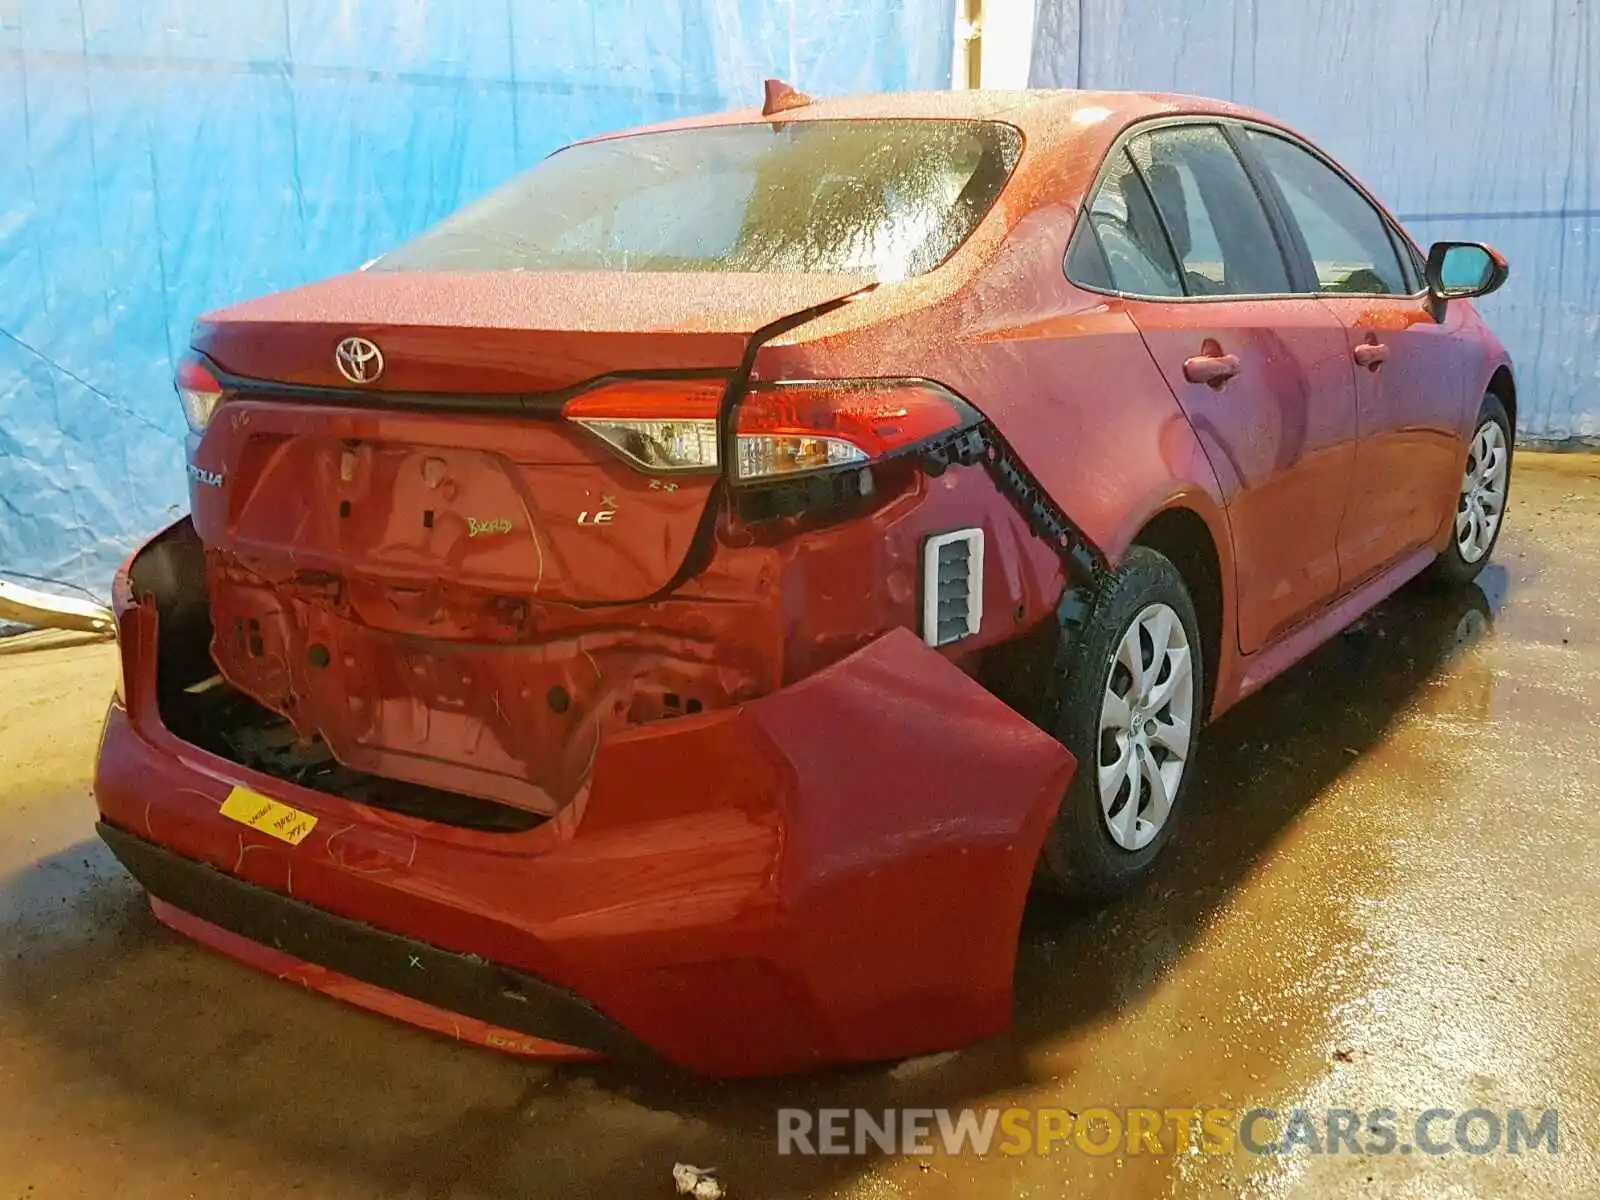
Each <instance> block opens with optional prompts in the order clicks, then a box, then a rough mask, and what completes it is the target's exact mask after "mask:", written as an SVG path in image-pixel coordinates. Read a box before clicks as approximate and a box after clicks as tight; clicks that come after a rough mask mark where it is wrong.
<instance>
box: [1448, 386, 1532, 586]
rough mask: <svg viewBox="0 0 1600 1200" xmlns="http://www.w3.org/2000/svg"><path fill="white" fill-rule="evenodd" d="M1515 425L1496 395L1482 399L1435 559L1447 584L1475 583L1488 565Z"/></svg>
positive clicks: (1507, 485) (1500, 522)
mask: <svg viewBox="0 0 1600 1200" xmlns="http://www.w3.org/2000/svg"><path fill="white" fill-rule="evenodd" d="M1512 433H1513V431H1512V429H1511V421H1510V419H1509V418H1508V417H1507V416H1506V408H1505V405H1503V404H1501V403H1500V397H1498V396H1496V395H1495V394H1494V393H1493V392H1490V393H1489V394H1488V395H1486V396H1484V398H1483V406H1482V407H1481V408H1479V409H1478V423H1477V426H1476V427H1475V428H1474V430H1473V432H1472V440H1471V441H1469V442H1468V443H1467V462H1466V467H1465V470H1464V471H1463V474H1462V477H1461V491H1460V492H1459V493H1458V494H1457V496H1456V507H1455V511H1454V512H1453V513H1452V514H1451V517H1450V544H1449V545H1447V546H1446V547H1445V548H1444V550H1443V551H1441V552H1440V554H1439V557H1438V558H1437V559H1435V560H1434V564H1433V573H1434V576H1435V577H1436V578H1437V579H1440V580H1442V581H1443V582H1445V583H1451V584H1463V583H1471V582H1472V581H1473V580H1474V579H1476V578H1477V577H1478V572H1480V571H1482V570H1483V568H1484V567H1486V566H1488V564H1489V556H1490V555H1492V554H1493V553H1494V548H1495V544H1496V543H1497V542H1499V540H1500V530H1501V529H1503V528H1504V527H1505V517H1506V504H1507V502H1508V501H1509V499H1510V497H1511V439H1512Z"/></svg>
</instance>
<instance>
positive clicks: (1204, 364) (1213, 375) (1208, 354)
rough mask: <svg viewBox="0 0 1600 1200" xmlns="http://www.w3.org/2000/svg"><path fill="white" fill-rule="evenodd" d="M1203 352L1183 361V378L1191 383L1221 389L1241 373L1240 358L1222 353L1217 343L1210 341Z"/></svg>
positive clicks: (1202, 348) (1203, 348) (1203, 347)
mask: <svg viewBox="0 0 1600 1200" xmlns="http://www.w3.org/2000/svg"><path fill="white" fill-rule="evenodd" d="M1201 350H1202V351H1203V353H1201V354H1197V355H1195V356H1194V357H1193V358H1186V359H1184V360H1183V377H1184V378H1185V379H1187V380H1188V381H1189V382H1190V383H1203V384H1205V385H1206V386H1207V387H1213V388H1219V387H1221V386H1222V385H1223V384H1225V383H1227V382H1228V380H1230V379H1232V378H1233V377H1234V376H1235V375H1237V374H1238V373H1239V359H1238V357H1237V356H1236V355H1232V354H1224V353H1222V347H1220V346H1218V345H1217V344H1216V343H1215V342H1210V341H1208V342H1207V343H1206V344H1205V345H1204V346H1202V347H1201Z"/></svg>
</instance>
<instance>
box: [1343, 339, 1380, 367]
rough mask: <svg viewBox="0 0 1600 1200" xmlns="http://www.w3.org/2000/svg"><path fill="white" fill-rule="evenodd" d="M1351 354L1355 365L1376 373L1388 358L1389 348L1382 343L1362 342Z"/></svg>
mask: <svg viewBox="0 0 1600 1200" xmlns="http://www.w3.org/2000/svg"><path fill="white" fill-rule="evenodd" d="M1351 353H1353V354H1354V355H1355V360H1356V365H1357V366H1362V367H1366V368H1367V369H1368V370H1369V371H1376V370H1377V369H1378V368H1379V367H1381V366H1382V365H1383V364H1384V363H1385V362H1386V361H1388V358H1389V347H1388V346H1385V345H1384V344H1383V343H1382V342H1363V343H1362V344H1361V345H1359V346H1357V347H1356V348H1355V349H1354V350H1353V351H1352V352H1351Z"/></svg>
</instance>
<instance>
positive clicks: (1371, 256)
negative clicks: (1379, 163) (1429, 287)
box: [1246, 129, 1411, 296]
mask: <svg viewBox="0 0 1600 1200" xmlns="http://www.w3.org/2000/svg"><path fill="white" fill-rule="evenodd" d="M1246 136H1247V137H1248V138H1249V139H1250V144H1251V146H1252V147H1253V148H1254V149H1255V151H1256V153H1257V154H1259V155H1260V156H1261V160H1262V162H1263V163H1264V164H1265V165H1266V168H1267V170H1268V171H1270V172H1271V173H1272V178H1273V180H1274V181H1275V182H1276V183H1277V185H1278V190H1279V191H1281V192H1282V193H1283V198H1284V201H1285V202H1286V203H1287V204H1288V207H1289V213H1290V216H1291V217H1292V219H1293V220H1294V223H1295V224H1296V225H1298V226H1299V228H1300V236H1301V237H1302V238H1304V239H1305V244H1306V249H1307V251H1309V252H1310V255H1311V262H1312V266H1313V267H1314V268H1315V270H1316V275H1317V288H1318V290H1319V291H1323V292H1343V293H1346V294H1355V295H1363V296H1401V295H1406V294H1408V293H1409V292H1410V291H1411V289H1410V287H1408V286H1407V282H1406V275H1405V272H1404V271H1403V270H1402V269H1401V267H1400V259H1399V257H1398V256H1397V255H1396V254H1395V249H1394V242H1393V241H1392V240H1391V239H1390V237H1389V229H1388V226H1387V225H1386V224H1385V223H1384V220H1383V218H1382V217H1381V216H1379V215H1378V212H1377V210H1376V209H1374V208H1373V207H1372V205H1371V204H1369V203H1368V202H1367V198H1366V197H1365V196H1363V195H1362V194H1361V193H1360V192H1358V191H1356V189H1355V188H1353V187H1351V186H1350V184H1349V182H1348V181H1347V180H1345V179H1344V177H1343V176H1341V175H1340V174H1339V173H1338V172H1337V171H1335V170H1334V169H1333V168H1332V167H1330V166H1328V164H1327V163H1325V162H1323V161H1322V160H1321V159H1320V158H1318V157H1317V156H1316V155H1314V154H1311V153H1309V152H1307V151H1306V150H1303V149H1301V148H1300V147H1299V146H1296V145H1295V144H1294V143H1293V142H1289V141H1286V140H1285V139H1283V138H1281V137H1276V136H1274V135H1273V134H1270V133H1263V132H1262V131H1261V130H1258V129H1251V130H1248V131H1247V133H1246Z"/></svg>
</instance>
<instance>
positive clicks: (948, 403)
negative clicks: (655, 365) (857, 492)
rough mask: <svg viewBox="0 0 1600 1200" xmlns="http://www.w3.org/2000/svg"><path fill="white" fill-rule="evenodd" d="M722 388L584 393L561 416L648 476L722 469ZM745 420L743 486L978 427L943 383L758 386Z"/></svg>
mask: <svg viewBox="0 0 1600 1200" xmlns="http://www.w3.org/2000/svg"><path fill="white" fill-rule="evenodd" d="M724 386H725V385H724V384H722V383H721V382H720V381H715V380H694V381H675V380H630V381H627V382H621V383H614V384H607V385H606V386H604V387H600V388H595V389H593V390H592V391H588V392H584V393H583V394H582V395H580V396H577V397H574V398H573V399H572V400H570V401H568V402H567V404H566V406H565V407H564V408H563V409H562V412H563V415H565V416H566V417H567V418H568V419H569V420H571V421H574V422H575V423H577V424H579V425H582V426H583V427H584V428H586V429H588V430H589V431H590V432H591V433H593V434H594V435H595V436H597V437H599V438H600V439H601V440H602V441H604V442H605V443H606V444H607V445H609V446H610V447H611V448H612V449H613V450H615V451H616V452H617V453H618V454H620V455H622V457H624V458H625V459H627V460H628V461H629V462H631V463H633V464H634V465H635V466H637V467H640V468H641V469H643V470H647V471H709V470H716V469H717V468H718V467H719V466H720V465H721V462H720V450H719V445H718V436H717V412H718V409H719V407H720V405H721V402H722V392H723V388H724ZM737 412H738V417H737V430H736V437H735V447H736V457H735V461H734V463H733V476H734V479H735V480H736V481H737V482H739V483H767V482H776V481H778V480H781V479H786V478H792V477H794V476H796V475H804V474H806V473H809V472H815V471H826V470H828V469H829V468H831V467H848V466H866V465H869V464H871V463H873V462H875V461H877V460H880V459H883V458H888V457H890V456H892V455H895V454H899V453H901V452H902V451H906V450H910V449H913V448H914V447H916V446H919V445H921V444H923V443H925V442H927V441H929V440H930V439H932V438H936V437H939V436H940V435H942V434H946V433H952V432H954V431H956V430H958V429H964V428H967V427H970V426H971V425H974V424H976V423H977V421H978V419H979V417H978V414H977V412H976V411H975V410H974V409H973V408H972V407H971V406H970V405H968V404H967V403H966V402H965V401H964V400H962V399H961V398H960V397H959V396H956V395H955V394H954V393H952V392H949V391H946V390H945V389H944V388H942V387H940V386H939V385H938V384H934V383H928V382H926V381H901V380H859V381H847V382H837V383H836V382H811V383H777V384H764V385H758V386H757V387H755V388H754V389H752V390H751V392H750V394H749V395H748V396H747V397H746V398H745V400H744V402H743V403H742V404H740V405H739V408H738V410H737Z"/></svg>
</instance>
